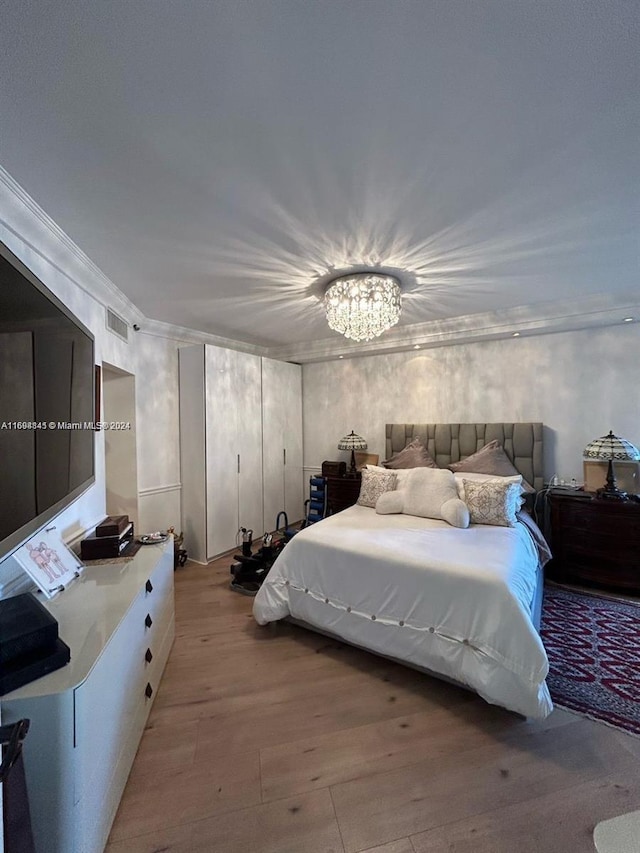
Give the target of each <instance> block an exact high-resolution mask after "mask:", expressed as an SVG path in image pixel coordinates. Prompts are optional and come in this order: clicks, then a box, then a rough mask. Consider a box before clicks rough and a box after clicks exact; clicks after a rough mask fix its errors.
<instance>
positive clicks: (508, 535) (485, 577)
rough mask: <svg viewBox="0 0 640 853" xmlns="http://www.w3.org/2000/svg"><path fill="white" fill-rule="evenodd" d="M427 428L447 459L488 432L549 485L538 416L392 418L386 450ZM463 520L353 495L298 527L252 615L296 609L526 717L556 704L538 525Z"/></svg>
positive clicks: (330, 630) (535, 481)
mask: <svg viewBox="0 0 640 853" xmlns="http://www.w3.org/2000/svg"><path fill="white" fill-rule="evenodd" d="M416 436H421V437H422V439H423V441H424V444H425V445H426V447H427V448H428V450H429V452H430V453H431V455H432V457H433V458H434V459H435V460H436V462H437V463H438V464H439V465H440V466H441V467H444V466H446V465H448V464H450V463H452V462H457V461H458V460H460V459H464V458H465V457H467V456H470V455H471V454H472V453H475V452H476V451H477V450H479V449H480V448H482V447H484V445H485V444H488V443H489V442H490V441H492V440H493V439H497V440H498V441H499V442H500V443H501V444H502V446H503V447H504V450H505V452H506V453H507V455H508V457H509V459H510V460H511V462H512V463H513V465H514V466H515V467H516V468H517V470H518V471H519V472H520V473H521V474H522V475H523V477H524V478H525V479H526V480H527V481H528V482H529V483H530V484H531V485H532V486H533V487H534V488H535V489H540V488H542V425H541V424H539V423H520V424H388V425H387V427H386V458H389V456H390V455H391V454H392V453H393V452H394V451H397V450H399V449H402V447H404V446H405V445H406V444H407V443H408V442H409V441H411V440H412V439H413V438H415V437H416ZM520 518H523V519H524V520H519V521H518V522H517V523H516V524H515V525H514V526H513V527H496V526H493V525H487V524H472V525H470V526H469V528H468V529H464V530H461V529H457V528H455V527H451V526H450V525H449V524H447V522H446V521H442V520H437V519H432V518H420V517H416V516H413V515H404V514H392V515H379V514H377V513H376V511H375V509H373V508H370V507H366V506H358V505H356V506H353V507H350V508H348V509H346V510H343V511H342V512H340V513H337V514H336V515H334V516H330V517H329V518H326V519H324V520H323V521H321V522H319V523H317V524H314V525H312V526H310V527H308V528H306V529H304V530H302V531H301V532H300V533H298V534H297V535H296V536H295V537H294V538H293V539H292V540H291V541H290V542H289V543H288V544H287V546H286V548H285V549H284V550H283V552H282V553H281V555H280V556H279V557H278V559H277V560H276V562H275V563H274V565H273V567H272V569H271V571H270V573H269V575H268V577H267V578H266V580H265V582H264V583H263V585H262V587H261V589H260V591H259V592H258V594H257V595H256V597H255V599H254V607H253V613H254V617H255V619H256V621H257V622H258V623H259V624H261V625H265V624H267V623H269V622H277V621H278V620H280V619H291V620H293V621H295V622H297V623H299V624H303V625H305V626H307V627H309V628H312V629H313V630H316V631H321V632H323V633H326V634H328V635H330V636H333V637H337V638H339V639H341V640H343V641H345V642H348V643H351V644H353V645H356V646H359V647H362V648H365V649H368V650H370V651H372V652H375V653H377V654H380V655H384V656H385V657H390V658H392V659H394V660H398V661H401V662H403V663H405V664H408V665H410V666H413V667H416V668H418V669H420V670H422V671H424V672H426V673H428V674H430V675H436V676H439V677H442V678H446V679H448V680H451V681H454V682H455V683H458V684H461V685H463V686H465V687H467V688H470V689H473V690H475V691H476V692H477V693H478V694H479V695H480V696H482V698H484V699H485V700H486V701H488V702H490V703H492V704H496V705H500V706H502V707H505V708H507V709H509V710H511V711H514V712H516V713H519V714H522V715H523V716H526V717H532V718H536V719H542V718H544V717H546V716H547V715H548V714H549V713H550V711H551V710H552V707H553V706H552V703H551V698H550V696H549V691H548V689H547V686H546V683H545V678H546V675H547V672H548V661H547V656H546V653H545V650H544V647H543V645H542V641H541V640H540V636H539V634H538V630H537V628H538V627H539V617H540V603H541V595H542V562H543V561H542V560H541V552H540V549H539V543H538V542H537V541H536V539H537V537H536V536H534V535H532V531H534V529H535V525H533V527H532V522H531V521H530V519H528V518H524V517H521V516H519V519H520Z"/></svg>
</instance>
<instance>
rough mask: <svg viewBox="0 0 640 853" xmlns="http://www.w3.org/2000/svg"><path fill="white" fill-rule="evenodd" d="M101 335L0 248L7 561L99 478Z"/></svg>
mask: <svg viewBox="0 0 640 853" xmlns="http://www.w3.org/2000/svg"><path fill="white" fill-rule="evenodd" d="M94 375H95V370H94V338H93V335H92V334H91V332H90V331H89V330H88V329H87V328H85V326H83V325H82V323H80V321H79V320H78V319H77V318H76V317H74V316H73V314H72V313H71V312H70V311H69V310H68V308H66V307H65V306H64V305H63V304H62V302H61V301H60V300H59V299H57V298H56V297H55V296H54V295H53V294H52V293H51V292H50V291H49V290H48V289H47V288H46V287H45V285H44V284H43V283H42V282H41V281H39V280H38V279H37V278H36V277H35V275H33V273H31V272H30V271H29V270H28V269H27V268H26V267H25V266H24V264H23V263H22V262H21V261H20V260H19V259H18V258H17V257H16V256H15V255H14V254H13V253H12V252H11V251H10V250H9V249H8V248H7V247H6V246H5V245H4V244H3V243H0V460H1V464H0V477H1V478H2V481H1V482H0V559H2V558H3V557H4V556H6V555H7V554H9V553H11V552H12V551H13V550H14V549H15V548H17V547H18V545H20V544H21V543H22V542H23V541H24V540H25V539H27V538H28V537H29V536H30V535H31V534H33V533H36V532H37V531H38V530H39V529H40V528H41V527H43V526H44V525H45V524H46V523H47V522H48V521H50V520H51V519H52V518H53V517H54V516H55V515H57V514H58V513H59V512H60V511H61V510H63V509H64V508H65V507H66V506H68V504H70V503H71V502H72V501H73V500H75V499H76V498H77V497H78V496H79V495H80V494H82V492H83V491H85V489H87V488H88V487H89V486H90V485H91V484H92V483H93V482H94V481H95V467H94V430H93V428H92V425H93V420H94V400H95V396H94Z"/></svg>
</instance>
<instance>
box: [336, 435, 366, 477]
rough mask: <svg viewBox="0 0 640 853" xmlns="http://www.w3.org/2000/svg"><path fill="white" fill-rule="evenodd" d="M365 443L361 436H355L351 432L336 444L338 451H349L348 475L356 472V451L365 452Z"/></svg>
mask: <svg viewBox="0 0 640 853" xmlns="http://www.w3.org/2000/svg"><path fill="white" fill-rule="evenodd" d="M366 449H367V442H366V441H365V440H364V438H363V437H362V436H361V435H356V434H355V432H354V431H353V430H351V432H350V433H349V435H345V437H344V438H341V439H340V441H339V442H338V450H350V451H351V466H350V468H349V473H350V474H355V472H356V454H355V451H356V450H366Z"/></svg>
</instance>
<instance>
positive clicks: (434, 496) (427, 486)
mask: <svg viewBox="0 0 640 853" xmlns="http://www.w3.org/2000/svg"><path fill="white" fill-rule="evenodd" d="M376 512H377V513H379V514H380V515H388V514H390V513H400V512H401V513H404V515H416V516H418V517H419V518H439V519H442V520H443V521H446V522H448V523H449V524H450V525H452V527H463V528H464V527H468V526H469V511H468V509H467V506H466V504H465V503H464V501H461V500H460V499H459V498H458V492H457V490H456V482H455V478H454V476H453V474H452V473H451V471H447V470H446V469H440V468H436V469H432V468H414V469H413V470H412V471H411V473H410V475H409V476H408V478H407V480H406V483H405V485H404V486H403V488H401V489H398V490H397V491H394V492H389V493H388V494H383V495H381V497H380V498H379V499H378V502H377V503H376Z"/></svg>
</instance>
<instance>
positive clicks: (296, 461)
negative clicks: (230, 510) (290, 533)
mask: <svg viewBox="0 0 640 853" xmlns="http://www.w3.org/2000/svg"><path fill="white" fill-rule="evenodd" d="M283 368H284V369H283V379H284V384H285V387H284V398H285V403H284V411H285V418H284V432H283V439H284V447H285V451H286V458H285V466H284V506H285V510H286V512H287V516H288V517H289V521H290V522H294V521H299V520H300V519H302V518H304V501H305V500H306V499H307V498H308V497H309V494H308V492H309V489H308V483H307V488H306V489H305V487H304V482H303V480H304V477H303V472H302V367H301V366H300V365H299V364H288V363H284V362H283Z"/></svg>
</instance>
